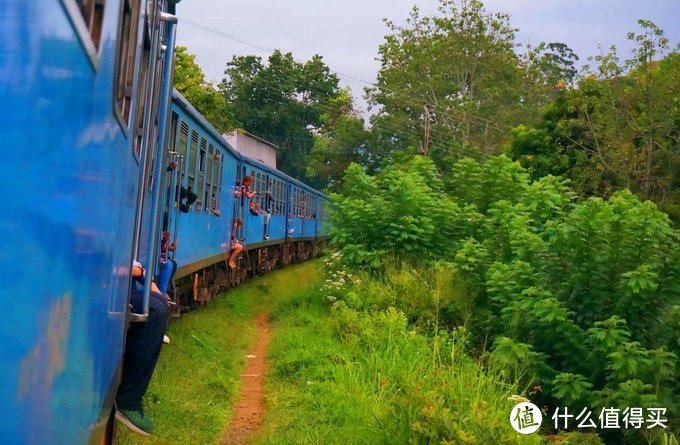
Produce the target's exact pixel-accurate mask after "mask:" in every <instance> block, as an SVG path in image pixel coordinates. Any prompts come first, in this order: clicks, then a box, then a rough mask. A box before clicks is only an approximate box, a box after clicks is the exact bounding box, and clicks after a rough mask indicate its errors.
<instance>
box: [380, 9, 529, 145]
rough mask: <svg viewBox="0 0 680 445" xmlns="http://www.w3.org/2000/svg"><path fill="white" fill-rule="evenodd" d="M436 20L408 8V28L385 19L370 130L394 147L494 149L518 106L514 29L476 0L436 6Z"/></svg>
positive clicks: (505, 17)
mask: <svg viewBox="0 0 680 445" xmlns="http://www.w3.org/2000/svg"><path fill="white" fill-rule="evenodd" d="M439 3H440V4H439V13H440V14H439V15H437V16H433V17H421V15H420V12H419V10H418V8H415V7H414V8H413V10H412V11H411V15H410V17H409V18H408V20H407V21H406V25H404V26H398V25H395V24H394V23H393V22H391V21H386V23H387V26H388V28H389V31H390V33H389V34H388V35H387V36H385V42H384V43H383V44H382V45H381V46H380V48H379V55H380V62H381V64H382V66H381V69H380V72H379V74H378V80H377V83H376V86H375V87H374V88H372V89H370V90H369V91H368V93H369V97H370V100H371V103H372V104H373V105H375V106H378V107H379V112H378V114H377V115H376V116H374V117H373V120H372V123H373V126H374V127H376V128H378V129H379V131H380V135H381V136H382V137H383V139H386V140H388V141H390V142H392V143H395V144H396V145H397V147H401V148H404V147H407V146H414V145H420V147H421V151H422V152H423V153H427V152H428V151H429V148H430V146H433V147H434V146H437V145H438V144H439V145H444V146H452V145H455V144H454V141H458V145H466V144H468V145H469V144H471V145H473V146H477V147H480V148H482V149H483V150H485V151H487V152H496V151H499V149H500V147H501V146H502V143H503V141H504V139H505V138H506V137H507V135H508V128H507V125H510V124H516V123H517V122H516V119H517V114H518V110H519V109H520V108H521V105H522V94H523V93H522V91H521V85H522V82H521V81H522V78H521V68H520V61H519V58H518V56H517V55H516V53H515V51H514V47H515V44H514V32H515V30H514V28H513V27H512V26H511V25H510V22H509V16H508V15H506V14H498V13H490V12H487V11H486V10H485V9H484V6H483V4H482V2H481V1H478V0H439Z"/></svg>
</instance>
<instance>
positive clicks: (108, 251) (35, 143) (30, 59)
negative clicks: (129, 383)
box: [0, 0, 139, 445]
mask: <svg viewBox="0 0 680 445" xmlns="http://www.w3.org/2000/svg"><path fill="white" fill-rule="evenodd" d="M106 5H107V7H106V14H107V15H106V19H105V20H104V28H103V30H102V50H101V56H100V57H98V61H97V64H96V67H97V69H96V70H95V66H94V65H93V63H92V61H91V60H90V59H89V57H88V56H87V54H86V52H85V50H84V46H83V44H82V42H81V40H80V39H79V37H78V36H77V35H76V33H75V32H74V30H73V27H72V23H71V21H70V20H69V17H68V16H67V14H66V13H65V11H64V9H63V6H62V4H61V2H59V1H56V0H39V1H30V2H28V1H25V0H10V1H8V2H4V4H3V7H2V9H1V10H0V103H1V104H2V106H3V108H4V109H5V110H12V111H11V112H9V113H4V114H3V118H2V119H0V134H2V135H3V141H4V142H5V144H6V145H5V146H3V147H2V149H0V163H1V164H2V166H3V169H4V172H5V173H4V174H3V175H0V187H1V189H2V190H3V196H4V209H5V211H3V212H2V214H1V216H0V228H1V229H2V233H3V236H2V247H1V248H0V279H1V280H2V283H3V286H2V287H0V299H1V300H2V301H5V302H8V304H6V305H5V308H4V313H3V316H4V321H3V323H1V324H0V345H2V347H1V348H0V362H2V364H3V365H2V367H0V394H2V397H0V411H2V413H3V415H2V416H1V417H0V442H2V443H11V444H25V443H26V444H44V443H50V444H68V445H72V444H80V443H87V442H88V440H89V437H90V434H91V431H92V428H93V427H94V423H95V422H96V421H97V419H98V417H99V415H100V411H101V410H102V408H103V406H104V401H105V397H106V395H107V393H108V392H109V390H110V388H111V387H112V385H113V384H114V376H115V373H116V371H117V368H118V365H119V362H120V357H121V351H122V347H123V335H124V326H125V310H126V308H127V293H128V287H129V267H130V256H131V249H132V240H131V236H130V233H131V231H132V229H133V224H134V212H135V195H136V190H137V178H138V173H139V167H138V164H137V161H136V160H135V159H134V158H133V156H132V150H131V141H130V140H129V139H128V138H127V137H126V135H125V134H124V131H123V130H122V128H121V126H120V125H119V122H118V120H117V118H116V117H115V116H114V114H113V94H112V85H113V73H114V61H115V54H116V38H117V30H116V27H117V22H118V21H117V15H118V11H119V4H118V2H117V1H115V0H109V1H108V2H107V4H106ZM27 191H29V192H30V194H27Z"/></svg>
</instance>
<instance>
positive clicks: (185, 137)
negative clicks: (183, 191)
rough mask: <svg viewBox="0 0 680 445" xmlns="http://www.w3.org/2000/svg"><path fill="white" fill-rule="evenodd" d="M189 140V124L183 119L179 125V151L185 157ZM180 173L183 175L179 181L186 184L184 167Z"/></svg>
mask: <svg viewBox="0 0 680 445" xmlns="http://www.w3.org/2000/svg"><path fill="white" fill-rule="evenodd" d="M187 142H189V126H188V125H187V123H186V122H184V121H182V123H181V124H180V126H179V136H178V137H177V152H178V154H179V155H181V156H182V157H183V158H184V159H186V153H187ZM179 173H180V175H181V176H180V178H179V183H180V184H184V176H185V174H186V173H185V172H184V169H182V170H181V171H180V172H179Z"/></svg>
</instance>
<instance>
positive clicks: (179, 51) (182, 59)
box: [173, 46, 234, 132]
mask: <svg viewBox="0 0 680 445" xmlns="http://www.w3.org/2000/svg"><path fill="white" fill-rule="evenodd" d="M173 86H174V87H175V88H176V89H177V91H179V92H180V93H182V95H183V96H184V97H185V98H186V99H187V100H188V101H189V103H191V105H193V106H194V108H196V109H197V110H198V111H199V112H200V113H201V114H202V115H203V116H204V117H205V118H206V119H207V120H208V122H210V123H211V124H212V125H213V126H214V127H215V128H216V129H217V130H218V131H221V132H227V131H229V130H232V129H233V128H234V126H233V119H232V118H231V115H230V112H229V110H228V107H227V103H226V102H225V100H224V97H223V96H222V95H221V94H220V93H219V91H217V89H215V87H214V86H213V85H212V84H211V83H210V82H208V81H206V79H205V74H203V71H202V70H201V67H200V66H198V64H197V63H196V56H195V55H193V54H190V53H189V52H188V50H187V48H186V47H184V46H178V47H177V48H175V77H174V79H173Z"/></svg>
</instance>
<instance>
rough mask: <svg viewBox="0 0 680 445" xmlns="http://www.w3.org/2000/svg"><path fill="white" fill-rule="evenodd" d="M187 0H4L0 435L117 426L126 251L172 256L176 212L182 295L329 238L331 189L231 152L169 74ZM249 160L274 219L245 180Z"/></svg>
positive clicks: (58, 434) (21, 439)
mask: <svg viewBox="0 0 680 445" xmlns="http://www.w3.org/2000/svg"><path fill="white" fill-rule="evenodd" d="M175 3H177V0H31V1H26V0H6V1H4V2H3V8H1V9H0V104H2V109H3V113H2V119H0V134H2V138H0V140H2V147H1V150H0V160H1V161H2V166H3V168H4V169H5V170H4V174H2V175H0V190H2V191H3V196H4V199H5V201H4V202H3V204H4V205H3V206H2V207H3V210H2V213H1V216H0V228H1V229H2V231H1V233H0V237H1V239H2V242H1V247H0V276H1V277H2V281H3V286H2V290H0V292H1V295H2V301H3V303H4V305H3V306H4V308H5V310H4V319H3V323H2V324H0V361H2V366H0V410H1V412H2V416H0V443H3V444H67V445H73V444H85V443H87V444H90V443H110V442H111V436H112V432H113V431H114V429H115V428H114V409H113V402H114V397H115V393H116V390H117V386H118V382H119V380H120V372H121V365H122V363H121V362H122V356H123V350H124V345H125V333H126V328H127V326H128V325H129V323H131V322H132V323H134V322H138V321H143V320H144V319H145V314H144V313H141V314H134V313H131V312H130V311H129V304H128V302H129V292H130V291H129V289H130V280H131V278H130V273H131V263H132V261H133V260H134V259H136V260H139V261H140V262H142V263H144V264H145V265H147V270H149V271H151V272H158V273H161V274H162V273H164V270H158V269H157V268H156V266H157V265H158V264H159V261H158V259H159V255H160V245H161V232H162V231H163V230H164V229H167V230H168V231H170V232H172V234H173V236H174V237H176V238H177V239H178V240H179V245H178V248H177V250H176V251H174V252H170V255H171V256H174V258H175V260H176V262H177V265H178V268H177V270H176V273H175V275H174V282H173V284H172V286H171V287H170V289H169V293H170V295H171V296H173V297H174V298H175V300H176V301H177V302H178V303H179V304H178V305H177V306H178V307H184V308H186V307H190V306H193V305H195V304H199V303H200V302H202V301H206V300H208V299H209V298H210V297H211V296H212V295H215V293H216V292H218V291H219V290H220V289H222V288H225V287H227V286H230V285H234V284H237V283H238V282H240V281H241V280H242V279H243V278H244V277H246V276H247V275H248V274H257V273H261V272H264V271H266V270H269V269H271V268H273V267H276V266H277V265H279V264H287V263H289V262H291V261H296V260H302V259H305V258H307V257H309V256H311V255H314V254H316V253H318V251H319V250H320V248H321V246H322V244H323V242H324V240H325V238H326V231H325V230H326V229H325V226H324V220H325V216H326V214H325V210H324V203H325V202H326V197H325V196H324V195H323V194H321V193H319V192H318V191H316V190H314V189H312V188H310V187H308V186H306V185H305V184H303V183H301V182H299V181H296V180H294V179H292V178H290V177H288V176H286V175H285V174H283V173H281V172H279V171H277V170H275V169H272V168H270V167H267V166H265V165H263V164H261V163H259V162H257V161H255V160H252V159H249V158H247V157H245V156H242V155H241V154H239V153H238V152H236V151H235V150H234V149H233V148H232V147H231V146H229V144H227V143H226V142H225V140H224V139H223V138H222V137H221V136H220V135H219V134H218V133H217V132H216V131H215V130H214V129H213V128H212V127H211V126H210V125H209V124H208V122H206V120H205V119H204V118H203V117H202V116H201V115H200V114H199V113H198V112H196V110H195V109H194V108H193V107H192V106H191V105H190V104H189V103H188V102H187V101H186V100H185V99H184V98H182V96H181V95H180V94H178V93H177V92H173V91H172V74H173V53H174V43H175V30H176V26H177V20H176V18H175V15H174V14H175ZM169 166H170V167H171V168H168V167H169ZM173 166H174V167H175V168H172V167H173ZM251 174H253V177H254V178H255V180H254V184H252V185H251V189H252V190H254V191H257V192H258V193H257V194H256V195H255V197H254V198H253V199H252V201H256V202H258V204H259V207H260V208H261V209H264V210H266V211H267V212H266V213H268V214H269V217H268V218H267V217H265V215H264V213H265V212H262V211H260V212H259V214H258V215H254V214H251V213H250V211H249V206H250V202H251V200H250V199H248V198H244V194H243V193H242V192H241V190H242V189H241V186H242V184H243V182H244V179H245V177H246V176H250V175H251ZM187 193H190V194H194V195H195V197H196V199H195V202H193V203H192V205H191V206H190V207H188V208H187V206H186V203H185V204H182V200H181V198H182V195H186V194H187ZM217 214H219V216H217ZM237 219H240V220H242V221H243V225H242V226H241V227H239V229H238V230H237V233H236V236H237V237H238V238H239V239H240V241H241V243H242V244H243V245H244V250H243V253H242V254H241V255H240V257H239V258H238V264H237V267H235V268H229V267H228V265H227V261H226V259H227V255H228V254H229V250H230V245H229V244H230V238H231V229H232V227H233V222H234V221H235V220H237ZM153 275H154V273H152V274H147V276H153ZM145 286H146V289H145V295H146V296H147V297H148V295H149V287H150V283H149V282H147V283H146V285H145ZM147 308H148V303H147Z"/></svg>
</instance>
